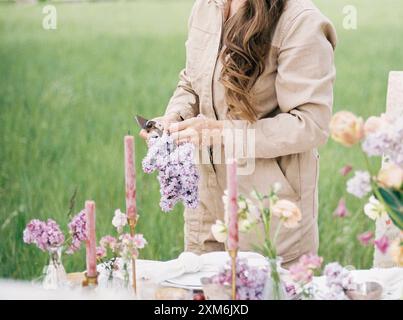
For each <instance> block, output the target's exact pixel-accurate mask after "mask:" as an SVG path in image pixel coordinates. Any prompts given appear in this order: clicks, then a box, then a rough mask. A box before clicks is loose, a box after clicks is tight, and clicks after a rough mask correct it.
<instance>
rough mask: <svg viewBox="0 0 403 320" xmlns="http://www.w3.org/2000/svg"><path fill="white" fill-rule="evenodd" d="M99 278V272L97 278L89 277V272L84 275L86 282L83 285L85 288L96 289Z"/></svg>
mask: <svg viewBox="0 0 403 320" xmlns="http://www.w3.org/2000/svg"><path fill="white" fill-rule="evenodd" d="M98 276H99V272H97V274H96V276H88V275H87V272H86V273H84V280H83V282H82V283H81V285H82V286H83V287H96V286H97V285H98Z"/></svg>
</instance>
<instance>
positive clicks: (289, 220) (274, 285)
mask: <svg viewBox="0 0 403 320" xmlns="http://www.w3.org/2000/svg"><path fill="white" fill-rule="evenodd" d="M280 188H281V186H280V185H279V184H275V185H274V186H273V187H272V188H271V190H270V191H269V193H268V194H267V195H264V194H262V193H260V192H258V191H256V190H255V191H253V192H252V194H251V195H250V198H246V197H245V196H243V195H240V196H239V197H238V219H239V231H240V232H243V233H248V232H252V231H253V232H259V227H258V226H259V225H263V232H264V234H263V244H261V245H258V244H257V245H256V249H257V250H258V251H260V252H261V253H262V254H263V255H264V256H265V257H267V259H268V261H269V270H268V271H269V273H270V276H269V277H267V280H268V282H267V283H266V284H265V285H266V288H265V290H266V291H265V294H264V298H265V299H283V298H284V297H285V293H284V291H283V285H282V283H281V279H280V273H279V266H280V264H281V258H280V257H278V255H277V250H276V241H277V238H278V235H279V233H280V230H281V228H282V227H284V228H290V229H292V228H296V227H298V224H299V222H300V220H301V218H302V216H301V211H300V210H299V208H298V207H297V206H296V205H295V204H294V203H293V202H291V201H288V200H284V199H279V198H278V196H277V193H278V191H279V190H280ZM226 198H227V195H226V194H225V195H224V198H223V201H224V204H225V212H226V213H225V217H226V218H225V220H226V221H225V222H223V221H219V220H218V221H216V223H215V224H214V225H213V226H212V233H213V235H214V237H215V238H216V240H217V241H219V242H225V241H226V239H227V234H228V230H227V225H228V221H227V220H228V218H227V217H228V213H227V211H228V208H227V206H226V204H227V203H228V201H227V199H226ZM251 199H253V200H254V201H252V200H251ZM273 219H277V227H276V230H275V232H274V235H272V234H271V231H270V230H271V225H272V224H273Z"/></svg>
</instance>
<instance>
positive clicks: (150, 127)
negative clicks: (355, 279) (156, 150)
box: [135, 115, 163, 137]
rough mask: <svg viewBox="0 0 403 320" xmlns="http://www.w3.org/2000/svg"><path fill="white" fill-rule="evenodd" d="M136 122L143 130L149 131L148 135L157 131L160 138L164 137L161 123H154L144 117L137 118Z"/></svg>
mask: <svg viewBox="0 0 403 320" xmlns="http://www.w3.org/2000/svg"><path fill="white" fill-rule="evenodd" d="M135 119H136V122H137V123H138V125H139V126H140V128H141V129H144V130H145V131H147V133H151V132H152V131H155V132H156V133H157V134H158V136H160V137H161V136H162V134H163V127H162V125H161V123H159V122H157V121H154V120H147V119H146V118H144V117H142V116H139V115H137V116H135Z"/></svg>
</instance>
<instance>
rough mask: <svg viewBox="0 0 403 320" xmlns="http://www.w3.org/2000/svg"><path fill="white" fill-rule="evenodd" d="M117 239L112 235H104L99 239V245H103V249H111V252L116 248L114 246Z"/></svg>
mask: <svg viewBox="0 0 403 320" xmlns="http://www.w3.org/2000/svg"><path fill="white" fill-rule="evenodd" d="M117 242H118V241H117V240H116V238H115V237H112V236H110V235H107V236H104V237H102V238H101V240H100V241H99V244H100V246H101V247H103V248H104V249H106V250H107V249H111V250H112V251H113V252H114V251H115V250H116V246H117Z"/></svg>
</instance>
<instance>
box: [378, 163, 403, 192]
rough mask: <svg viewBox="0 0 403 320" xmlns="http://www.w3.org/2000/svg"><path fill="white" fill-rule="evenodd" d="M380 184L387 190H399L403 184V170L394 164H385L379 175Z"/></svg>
mask: <svg viewBox="0 0 403 320" xmlns="http://www.w3.org/2000/svg"><path fill="white" fill-rule="evenodd" d="M378 182H379V183H380V184H381V185H382V186H384V187H386V188H394V189H397V190H399V189H400V188H401V187H402V184H403V169H402V168H400V167H399V166H397V165H395V164H394V163H387V164H385V166H384V168H382V169H381V170H380V171H379V173H378Z"/></svg>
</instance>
